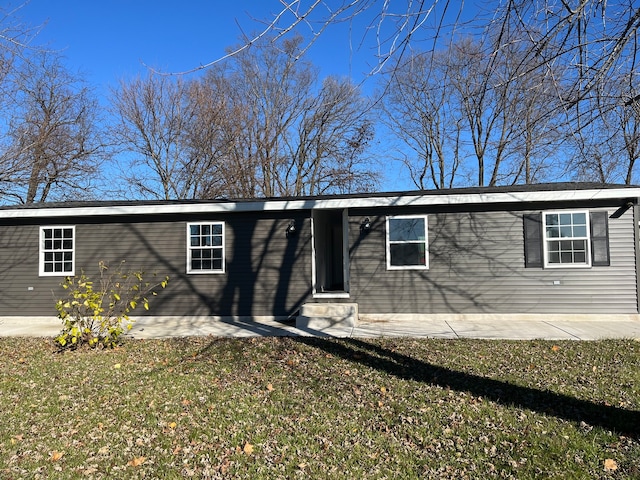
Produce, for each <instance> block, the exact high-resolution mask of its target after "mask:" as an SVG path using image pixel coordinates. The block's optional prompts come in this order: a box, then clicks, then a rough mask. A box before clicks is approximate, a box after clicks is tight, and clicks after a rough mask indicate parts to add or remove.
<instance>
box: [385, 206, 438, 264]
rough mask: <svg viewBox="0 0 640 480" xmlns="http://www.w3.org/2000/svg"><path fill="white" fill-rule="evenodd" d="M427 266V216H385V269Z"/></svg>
mask: <svg viewBox="0 0 640 480" xmlns="http://www.w3.org/2000/svg"><path fill="white" fill-rule="evenodd" d="M427 268H429V249H428V243H427V217H426V216H425V215H415V216H414V215H412V216H409V215H403V216H392V217H387V269H388V270H400V269H404V270H424V269H427Z"/></svg>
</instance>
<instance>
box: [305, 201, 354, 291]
mask: <svg viewBox="0 0 640 480" xmlns="http://www.w3.org/2000/svg"><path fill="white" fill-rule="evenodd" d="M346 238H347V236H346V226H345V211H344V210H316V211H314V212H313V242H314V250H315V257H314V260H315V292H316V293H330V292H346V291H347V271H348V268H347V263H346V258H347V256H346V253H345V252H346V248H345V242H346Z"/></svg>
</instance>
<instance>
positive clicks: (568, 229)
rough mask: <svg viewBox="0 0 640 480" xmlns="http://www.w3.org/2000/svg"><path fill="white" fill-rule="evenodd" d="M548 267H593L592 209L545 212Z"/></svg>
mask: <svg viewBox="0 0 640 480" xmlns="http://www.w3.org/2000/svg"><path fill="white" fill-rule="evenodd" d="M543 229H544V259H545V266H546V267H569V266H576V267H589V266H591V253H590V251H589V248H590V241H589V212H587V211H573V212H564V211H563V212H544V215H543Z"/></svg>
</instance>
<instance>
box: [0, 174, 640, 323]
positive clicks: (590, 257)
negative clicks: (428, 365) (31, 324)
mask: <svg viewBox="0 0 640 480" xmlns="http://www.w3.org/2000/svg"><path fill="white" fill-rule="evenodd" d="M639 198H640V187H633V186H620V185H602V184H593V183H561V184H560V183H559V184H540V185H526V186H524V185H521V186H509V187H490V188H456V189H450V190H428V191H410V192H401V193H376V194H349V195H334V196H317V197H296V198H268V199H251V200H233V201H232V200H207V201H196V200H194V201H95V202H65V203H51V204H36V205H24V206H5V207H1V208H0V268H1V269H2V273H1V275H0V319H1V318H2V317H16V316H25V317H27V316H28V317H46V316H53V317H55V309H54V298H56V296H57V295H60V294H61V293H62V289H61V287H60V283H61V281H62V280H63V278H64V276H67V275H78V274H80V272H81V271H84V272H85V273H87V274H88V275H90V276H91V275H97V273H98V262H99V261H104V262H108V263H110V264H116V263H119V262H120V261H122V260H125V261H126V264H127V265H129V266H130V267H131V268H132V269H142V270H144V271H145V272H147V273H157V274H158V275H159V276H161V278H162V277H164V276H165V275H168V276H169V277H170V281H169V286H168V287H167V289H166V290H163V291H162V292H161V293H160V294H159V295H158V296H157V297H154V298H153V301H152V303H151V310H150V311H149V312H148V315H152V316H158V317H163V316H171V317H180V318H185V321H187V319H189V318H194V317H198V318H200V319H202V318H206V317H209V318H210V319H211V321H216V320H220V319H225V318H240V317H241V318H243V319H250V318H254V319H257V318H271V319H274V320H286V319H293V318H296V317H299V316H300V317H305V316H309V315H327V316H331V315H334V314H332V313H331V310H323V311H322V310H321V312H324V313H317V312H318V310H315V312H316V313H313V312H314V307H322V308H328V307H331V305H333V304H335V305H338V306H339V305H344V304H346V305H349V306H351V307H353V308H354V309H355V310H350V312H351V313H349V321H357V320H358V316H359V317H360V318H367V319H371V320H375V319H381V320H387V321H389V320H391V319H393V318H401V317H402V316H403V315H414V316H415V315H425V316H432V315H456V316H458V317H459V316H469V318H477V317H481V316H486V315H491V316H496V315H498V316H500V315H502V316H505V318H507V317H509V318H511V317H513V316H514V315H579V316H593V315H596V316H597V315H605V314H606V315H610V314H615V315H627V316H628V315H631V316H637V315H638V313H639V310H638V298H639V292H638V289H639V286H640V281H639V272H640V268H639V267H640V255H639V253H638V249H637V245H638V241H639V239H640V236H639V229H638V225H639V221H640V209H639V208H640V207H639V204H638V200H639ZM634 318H636V317H634ZM637 318H639V319H640V317H637Z"/></svg>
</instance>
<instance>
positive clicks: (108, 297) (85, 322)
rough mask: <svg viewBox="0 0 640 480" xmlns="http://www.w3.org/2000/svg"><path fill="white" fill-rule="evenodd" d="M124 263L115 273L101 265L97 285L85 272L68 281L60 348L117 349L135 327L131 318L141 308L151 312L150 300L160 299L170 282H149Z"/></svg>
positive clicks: (61, 310) (61, 309) (61, 312)
mask: <svg viewBox="0 0 640 480" xmlns="http://www.w3.org/2000/svg"><path fill="white" fill-rule="evenodd" d="M124 263H125V262H124V261H122V262H121V263H120V265H119V266H118V267H117V268H115V269H113V270H111V269H110V268H109V266H108V264H107V263H105V262H100V263H99V264H98V267H99V269H100V280H99V281H98V283H97V284H96V283H95V282H93V281H92V280H91V279H90V278H89V277H88V276H87V275H85V273H84V272H82V273H81V274H80V276H74V277H66V278H65V279H64V281H63V282H62V284H61V285H62V288H64V289H65V290H66V291H67V294H66V296H65V297H64V298H61V299H58V300H56V310H57V312H58V317H59V318H60V319H61V320H62V331H61V332H60V334H59V335H58V336H57V337H55V339H54V340H55V343H56V344H57V345H58V347H60V348H61V349H66V348H77V347H79V346H80V345H89V346H90V347H114V346H116V345H117V344H118V342H119V340H120V336H121V335H122V334H123V333H125V331H129V330H130V329H131V327H132V325H133V321H132V320H131V319H130V318H129V314H130V313H131V312H132V311H133V310H135V309H136V308H137V307H138V306H140V305H142V306H143V307H144V309H145V310H149V296H153V295H157V292H156V290H157V289H158V288H165V287H166V286H167V283H168V282H169V277H165V278H164V280H162V281H159V282H153V283H152V282H148V281H145V279H144V272H141V271H125V270H124Z"/></svg>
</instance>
